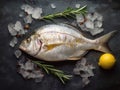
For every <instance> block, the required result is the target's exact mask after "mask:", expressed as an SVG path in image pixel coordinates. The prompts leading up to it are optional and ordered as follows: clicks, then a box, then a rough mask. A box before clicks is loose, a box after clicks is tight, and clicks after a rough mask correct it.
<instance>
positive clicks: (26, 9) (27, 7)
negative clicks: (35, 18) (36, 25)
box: [21, 4, 34, 14]
mask: <svg viewBox="0 0 120 90" xmlns="http://www.w3.org/2000/svg"><path fill="white" fill-rule="evenodd" d="M21 9H22V10H24V11H25V12H27V13H28V14H32V13H33V10H34V8H33V7H32V6H30V5H27V4H26V5H22V6H21Z"/></svg>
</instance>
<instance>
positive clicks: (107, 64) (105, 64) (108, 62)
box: [98, 53, 116, 69]
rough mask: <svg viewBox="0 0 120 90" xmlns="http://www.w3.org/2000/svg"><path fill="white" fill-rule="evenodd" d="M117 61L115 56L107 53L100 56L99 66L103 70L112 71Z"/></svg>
mask: <svg viewBox="0 0 120 90" xmlns="http://www.w3.org/2000/svg"><path fill="white" fill-rule="evenodd" d="M115 62H116V59H115V57H114V55H112V54H110V53H105V54H103V55H101V56H100V59H99V62H98V65H99V66H100V67H102V68H103V69H111V68H112V67H113V66H114V65H115Z"/></svg>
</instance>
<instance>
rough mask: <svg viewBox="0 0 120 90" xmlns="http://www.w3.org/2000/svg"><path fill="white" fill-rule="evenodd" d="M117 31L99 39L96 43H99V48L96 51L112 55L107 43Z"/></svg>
mask: <svg viewBox="0 0 120 90" xmlns="http://www.w3.org/2000/svg"><path fill="white" fill-rule="evenodd" d="M115 32H116V31H111V32H109V33H108V34H105V35H103V36H101V37H99V38H97V39H95V42H97V47H96V48H95V50H98V51H101V52H105V53H110V49H109V48H108V47H107V45H106V42H107V41H108V40H109V39H110V38H111V37H112V36H113V35H114V34H115Z"/></svg>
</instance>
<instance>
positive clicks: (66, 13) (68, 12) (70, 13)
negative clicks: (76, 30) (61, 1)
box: [40, 6, 87, 20]
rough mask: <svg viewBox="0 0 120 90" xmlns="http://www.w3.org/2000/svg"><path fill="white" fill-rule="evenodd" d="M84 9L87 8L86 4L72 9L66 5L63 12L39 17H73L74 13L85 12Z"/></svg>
mask: <svg viewBox="0 0 120 90" xmlns="http://www.w3.org/2000/svg"><path fill="white" fill-rule="evenodd" d="M86 9H87V6H83V7H80V8H77V9H73V8H70V7H68V8H67V9H65V10H64V11H63V12H58V13H54V14H48V15H46V16H43V17H42V18H40V19H50V20H51V19H53V18H56V17H67V16H70V17H74V15H76V14H85V13H87V10H86Z"/></svg>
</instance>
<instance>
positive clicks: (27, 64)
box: [18, 60, 44, 82]
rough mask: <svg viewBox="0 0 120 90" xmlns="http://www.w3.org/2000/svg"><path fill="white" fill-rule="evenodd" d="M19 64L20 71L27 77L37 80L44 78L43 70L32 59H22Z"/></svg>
mask: <svg viewBox="0 0 120 90" xmlns="http://www.w3.org/2000/svg"><path fill="white" fill-rule="evenodd" d="M18 65H19V71H18V72H19V73H20V74H21V75H22V76H23V77H24V78H26V79H35V81H36V82H41V80H42V78H43V77H44V74H43V73H42V71H41V70H40V69H38V68H37V67H36V65H35V64H34V63H32V61H31V60H27V61H26V60H25V61H23V60H20V61H19V62H18Z"/></svg>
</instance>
